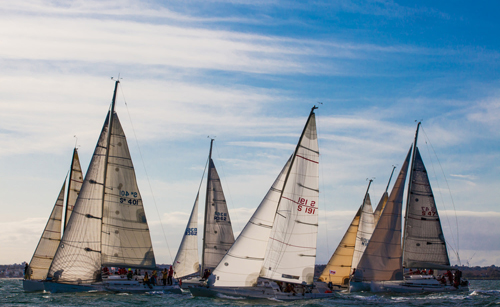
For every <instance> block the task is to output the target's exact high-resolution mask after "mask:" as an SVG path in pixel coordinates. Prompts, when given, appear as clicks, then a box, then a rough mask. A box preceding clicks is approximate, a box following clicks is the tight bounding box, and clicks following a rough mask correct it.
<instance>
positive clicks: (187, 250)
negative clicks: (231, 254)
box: [173, 139, 234, 287]
mask: <svg viewBox="0 0 500 307" xmlns="http://www.w3.org/2000/svg"><path fill="white" fill-rule="evenodd" d="M213 143H214V139H211V141H210V151H209V154H208V172H207V189H206V195H205V218H204V230H203V250H202V262H201V272H200V274H201V276H200V277H203V274H204V272H205V271H210V272H211V271H213V269H214V268H215V267H216V266H217V264H219V262H220V261H221V259H222V257H224V255H225V254H226V253H227V251H228V250H229V248H230V247H231V246H232V245H233V243H234V234H233V228H232V225H231V219H230V217H229V211H228V209H227V204H226V198H225V197H224V192H223V190H222V185H221V182H220V177H219V174H218V173H217V169H216V168H215V164H214V161H213V159H212V147H213ZM202 180H203V179H202ZM200 187H201V183H200ZM199 194H200V188H198V193H197V195H196V200H195V202H194V206H193V209H192V211H191V215H190V217H189V220H188V224H187V227H186V231H185V232H184V236H183V238H182V242H181V245H180V247H179V250H178V251H177V255H176V256H175V260H174V265H173V266H174V272H175V277H176V278H178V279H179V278H183V277H185V276H189V275H193V274H195V273H197V272H198V271H199V270H200V268H199V266H200V264H199V258H198V199H199ZM193 282H194V283H196V284H197V283H199V279H196V280H194V281H193V280H185V281H184V283H183V285H184V286H185V287H187V286H188V285H189V284H193Z"/></svg>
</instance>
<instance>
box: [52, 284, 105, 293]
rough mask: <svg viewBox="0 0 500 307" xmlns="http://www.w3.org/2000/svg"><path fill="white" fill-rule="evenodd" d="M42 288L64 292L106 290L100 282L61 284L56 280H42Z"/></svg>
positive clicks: (54, 291)
mask: <svg viewBox="0 0 500 307" xmlns="http://www.w3.org/2000/svg"><path fill="white" fill-rule="evenodd" d="M43 286H44V290H45V291H47V292H50V293H65V292H88V291H106V290H105V289H104V286H103V285H102V284H80V285H74V284H63V283H57V282H44V283H43Z"/></svg>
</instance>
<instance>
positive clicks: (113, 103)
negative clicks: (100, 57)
mask: <svg viewBox="0 0 500 307" xmlns="http://www.w3.org/2000/svg"><path fill="white" fill-rule="evenodd" d="M119 79H120V78H118V80H116V82H115V90H114V92H113V100H112V101H111V110H110V112H109V122H108V135H107V140H106V156H105V158H104V178H103V183H102V203H101V242H100V245H101V247H100V252H101V267H102V223H103V220H104V219H103V215H104V196H105V195H106V176H107V173H108V158H109V147H110V143H111V128H112V127H113V115H114V113H115V101H116V91H117V90H118V83H120V81H119Z"/></svg>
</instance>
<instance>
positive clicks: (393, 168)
mask: <svg viewBox="0 0 500 307" xmlns="http://www.w3.org/2000/svg"><path fill="white" fill-rule="evenodd" d="M395 169H396V166H394V165H393V166H392V173H391V177H389V182H387V186H386V187H385V192H386V193H387V190H389V184H391V179H392V175H394V170H395Z"/></svg>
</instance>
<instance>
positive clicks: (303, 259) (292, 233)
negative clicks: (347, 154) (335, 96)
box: [260, 111, 319, 284]
mask: <svg viewBox="0 0 500 307" xmlns="http://www.w3.org/2000/svg"><path fill="white" fill-rule="evenodd" d="M318 164H319V149H318V139H317V132H316V120H315V115H314V113H313V112H312V111H311V115H310V116H309V119H308V121H307V124H306V126H305V128H304V132H303V133H302V135H301V138H300V140H299V143H298V145H297V149H296V151H295V154H294V156H293V158H292V161H291V164H290V169H289V171H288V174H287V177H286V179H285V185H284V188H283V192H282V194H281V198H280V200H279V204H278V209H277V211H276V214H275V217H274V223H273V228H272V230H271V236H270V238H269V242H268V245H267V249H266V254H265V259H264V263H263V267H262V271H261V274H260V275H261V276H262V277H265V278H269V279H273V280H281V281H285V282H292V283H305V284H311V283H312V282H313V277H314V265H315V260H316V236H317V233H318V195H319V188H318V181H319V179H318V177H319V176H318V172H319V169H318Z"/></svg>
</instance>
